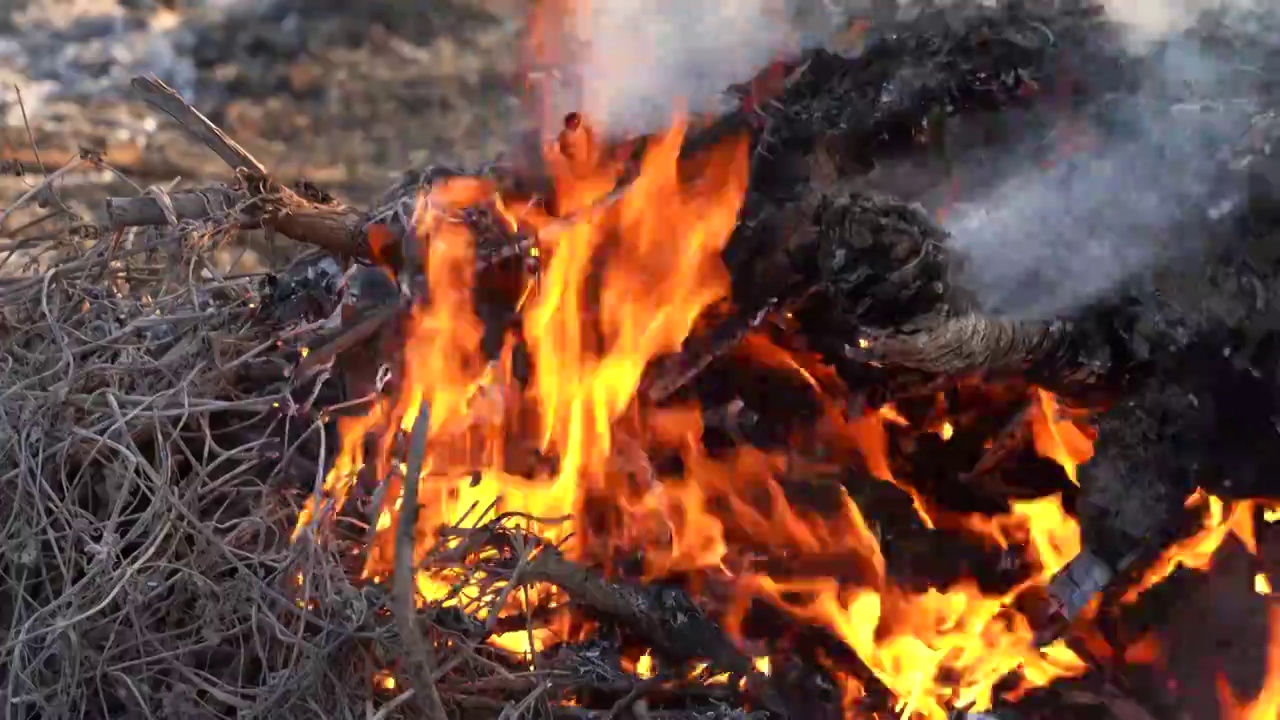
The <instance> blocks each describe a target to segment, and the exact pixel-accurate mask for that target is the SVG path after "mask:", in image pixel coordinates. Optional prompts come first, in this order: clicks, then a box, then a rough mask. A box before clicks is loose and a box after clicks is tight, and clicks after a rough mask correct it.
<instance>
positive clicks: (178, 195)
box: [107, 186, 248, 230]
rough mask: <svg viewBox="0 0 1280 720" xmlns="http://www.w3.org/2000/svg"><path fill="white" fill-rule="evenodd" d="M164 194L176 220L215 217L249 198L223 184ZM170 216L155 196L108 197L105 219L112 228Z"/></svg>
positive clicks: (146, 224) (150, 222)
mask: <svg viewBox="0 0 1280 720" xmlns="http://www.w3.org/2000/svg"><path fill="white" fill-rule="evenodd" d="M167 197H168V201H169V205H170V208H171V209H172V210H173V217H172V219H176V220H177V221H178V222H182V221H184V220H204V219H207V218H212V217H217V216H218V215H221V214H223V213H226V212H228V211H230V210H233V209H235V208H236V207H237V206H239V205H241V204H243V203H245V202H247V201H248V197H247V196H246V195H245V194H244V193H242V192H238V191H236V190H232V189H231V188H229V187H225V186H212V187H205V188H199V189H197V190H183V191H180V192H173V193H168V194H167ZM170 219H171V218H170V217H169V215H168V214H167V213H166V212H165V208H164V206H163V205H162V204H161V202H160V200H159V199H158V198H156V197H152V196H149V195H148V196H143V197H132V198H107V222H108V223H109V224H110V225H111V227H112V228H113V229H116V230H119V229H120V228H126V227H157V226H164V225H168V224H169V223H170Z"/></svg>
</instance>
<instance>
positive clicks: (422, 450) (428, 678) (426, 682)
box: [392, 405, 446, 720]
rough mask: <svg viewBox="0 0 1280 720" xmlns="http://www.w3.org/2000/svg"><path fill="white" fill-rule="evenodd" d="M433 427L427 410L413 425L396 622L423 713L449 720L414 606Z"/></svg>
mask: <svg viewBox="0 0 1280 720" xmlns="http://www.w3.org/2000/svg"><path fill="white" fill-rule="evenodd" d="M430 427H431V411H430V408H429V407H427V406H425V405H424V406H423V407H422V408H421V410H420V411H419V412H418V417H417V419H416V420H415V421H414V423H413V432H412V434H411V436H410V440H409V443H410V444H409V458H408V463H407V465H408V467H407V468H406V470H405V477H404V483H403V486H404V487H403V495H402V498H403V500H402V502H401V505H400V523H399V525H398V526H397V527H396V550H395V573H394V580H393V583H392V586H393V587H392V589H393V591H394V594H395V605H396V612H395V614H396V621H397V624H398V625H399V626H400V634H401V636H402V637H403V639H404V642H405V644H406V645H408V648H409V663H410V665H411V666H416V668H415V672H412V673H411V674H410V677H411V678H412V680H413V684H414V688H415V689H416V690H417V691H418V692H419V693H420V694H421V697H422V701H423V702H422V704H423V705H424V707H423V711H424V712H425V713H426V715H427V717H428V718H429V719H430V720H445V718H446V715H445V711H444V704H443V703H441V701H440V693H439V691H437V690H436V684H435V681H434V680H433V679H432V676H433V675H434V674H435V669H436V655H435V646H434V645H433V644H432V642H431V640H430V639H424V638H423V636H422V635H421V634H419V631H418V629H417V627H416V625H417V623H416V622H414V620H415V618H416V617H417V611H416V608H415V606H414V601H413V600H414V593H415V590H414V581H413V576H414V570H415V567H414V566H415V563H414V559H413V558H414V544H415V540H416V537H415V529H416V528H417V526H418V478H419V477H420V476H421V475H422V468H423V466H424V465H425V463H426V455H427V434H428V430H429V428H430Z"/></svg>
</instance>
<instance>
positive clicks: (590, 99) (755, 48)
mask: <svg viewBox="0 0 1280 720" xmlns="http://www.w3.org/2000/svg"><path fill="white" fill-rule="evenodd" d="M573 5H574V7H573V17H571V18H568V22H569V27H566V28H564V30H565V31H566V33H565V35H566V40H567V42H561V47H560V48H558V50H559V51H560V52H565V51H566V50H568V52H567V54H569V55H570V57H569V58H567V62H566V63H565V64H564V66H563V67H561V68H559V70H560V71H561V72H562V73H565V75H566V77H563V78H562V83H563V85H562V86H561V87H560V88H559V89H558V90H559V91H558V92H553V93H552V102H553V104H554V109H555V111H556V112H557V113H558V114H561V115H562V114H564V113H566V112H569V111H573V110H577V111H581V112H584V113H585V114H586V116H587V117H588V118H590V119H591V121H592V122H593V123H595V124H597V125H598V126H600V127H603V128H605V129H606V131H607V132H609V133H610V134H614V133H643V132H649V131H653V130H657V129H660V128H662V127H664V126H666V125H668V124H670V121H671V118H672V114H673V113H674V112H677V111H680V110H688V111H691V112H704V111H709V110H714V109H716V107H717V103H718V102H719V98H720V96H721V94H722V93H723V92H724V90H725V88H726V87H728V86H729V85H731V84H733V83H738V82H742V81H744V80H746V79H748V78H750V77H751V76H752V74H753V73H754V72H755V71H756V70H757V69H759V68H761V67H764V66H765V65H766V64H767V63H768V62H769V61H770V59H771V58H772V57H773V55H774V54H775V53H777V52H779V51H780V50H781V49H782V48H784V47H786V46H787V45H788V44H789V43H790V42H791V41H792V37H791V28H790V27H789V25H788V23H787V22H786V21H785V20H786V18H785V17H784V15H783V13H782V11H783V10H784V9H785V6H784V5H783V4H782V2H781V0H737V1H736V2H723V0H588V1H585V2H574V3H573Z"/></svg>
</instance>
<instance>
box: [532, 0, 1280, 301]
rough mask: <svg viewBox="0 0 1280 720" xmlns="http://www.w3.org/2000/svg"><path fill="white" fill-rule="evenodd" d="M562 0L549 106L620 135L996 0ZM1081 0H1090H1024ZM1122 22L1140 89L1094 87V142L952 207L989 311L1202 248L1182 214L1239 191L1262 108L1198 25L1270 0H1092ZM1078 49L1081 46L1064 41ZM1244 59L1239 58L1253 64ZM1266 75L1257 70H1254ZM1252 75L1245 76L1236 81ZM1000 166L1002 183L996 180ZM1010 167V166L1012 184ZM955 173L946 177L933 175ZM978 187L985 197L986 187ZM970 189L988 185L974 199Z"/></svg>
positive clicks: (1009, 166) (1073, 297)
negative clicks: (804, 58)
mask: <svg viewBox="0 0 1280 720" xmlns="http://www.w3.org/2000/svg"><path fill="white" fill-rule="evenodd" d="M553 1H558V2H561V3H566V4H567V5H568V8H567V9H565V8H561V10H559V11H558V12H559V21H560V22H561V24H562V27H559V28H558V29H557V32H559V33H561V34H560V35H559V36H558V38H557V39H556V40H555V41H554V42H553V43H552V44H553V45H554V46H555V47H556V48H557V52H559V53H560V54H561V55H560V57H559V58H558V59H557V61H556V62H555V65H556V66H557V68H558V73H559V76H558V83H556V84H554V86H553V87H547V88H546V89H547V90H548V91H549V92H546V93H545V95H544V96H545V97H546V98H547V99H548V100H550V103H549V106H548V107H544V110H549V111H550V112H551V113H552V114H551V116H550V118H548V119H553V118H555V117H559V116H562V115H563V114H564V113H565V112H568V111H570V110H581V111H584V112H585V113H586V114H587V117H588V118H590V119H591V120H592V121H593V122H595V123H597V124H598V125H599V126H601V127H603V128H604V129H605V131H606V132H608V133H609V134H631V133H643V132H650V131H654V130H657V129H660V128H662V127H665V126H666V125H667V124H668V123H669V121H670V119H671V117H672V114H673V112H676V111H679V110H684V109H687V110H690V111H694V112H702V111H714V110H716V109H717V108H718V107H720V104H721V103H722V102H723V92H724V90H725V88H726V87H727V86H729V85H731V84H734V83H740V82H743V81H745V80H746V79H748V78H750V77H752V76H753V75H755V74H756V73H757V72H758V71H759V70H760V69H761V68H763V67H764V66H765V65H766V64H768V63H769V62H770V61H771V60H772V59H774V58H776V57H777V56H778V55H780V54H789V53H794V52H796V51H799V50H801V49H804V48H807V47H813V46H818V45H823V44H826V43H827V42H828V41H829V40H830V38H831V37H832V36H833V35H834V34H836V33H838V32H839V31H840V30H841V29H842V28H844V27H847V26H848V24H849V22H850V21H851V20H852V19H854V18H863V19H870V20H872V23H873V26H875V25H880V24H882V23H884V22H885V21H889V20H898V21H903V20H908V19H910V18H911V16H912V15H914V14H916V13H918V12H920V11H921V9H922V7H923V6H930V5H931V6H933V7H934V8H938V7H945V8H946V9H947V11H948V14H962V13H964V12H967V11H968V10H967V9H968V8H973V7H977V6H987V7H990V6H992V5H995V4H998V0H931V1H930V2H924V1H923V0H735V1H734V2H725V1H724V0H543V2H553ZM1023 1H1024V2H1032V3H1038V4H1041V5H1043V4H1046V3H1052V2H1056V3H1058V4H1061V5H1071V4H1076V5H1078V4H1080V3H1082V2H1087V0H1023ZM1095 1H1100V2H1101V4H1102V5H1103V6H1104V8H1105V10H1106V11H1107V13H1108V17H1109V18H1110V19H1111V20H1112V21H1113V22H1114V23H1116V24H1117V25H1118V26H1119V27H1120V28H1121V36H1122V38H1123V40H1124V41H1125V42H1124V46H1123V49H1122V51H1124V52H1128V53H1130V54H1132V55H1133V57H1134V62H1135V63H1140V64H1141V67H1143V68H1144V69H1143V71H1142V72H1143V77H1142V78H1141V79H1142V82H1141V83H1140V84H1139V86H1138V89H1136V90H1134V91H1133V92H1132V93H1131V94H1129V95H1126V96H1122V97H1111V98H1107V99H1105V101H1099V103H1100V104H1099V106H1098V107H1094V108H1090V109H1088V110H1087V112H1086V114H1087V120H1088V122H1087V124H1089V125H1091V126H1094V127H1095V128H1096V127H1099V126H1102V127H1105V130H1104V131H1102V132H1098V133H1096V136H1097V140H1096V142H1094V143H1093V145H1092V146H1091V147H1089V148H1087V149H1085V150H1082V151H1077V152H1076V153H1075V154H1074V155H1072V156H1071V157H1070V158H1069V159H1068V160H1066V161H1064V162H1059V163H1057V164H1054V165H1053V166H1050V167H1044V166H1043V165H1042V164H1040V163H1037V162H1032V161H1031V160H1030V159H1024V158H1022V157H1020V156H1019V153H1020V152H1022V151H1020V150H1018V149H1014V148H1009V149H1006V150H1004V151H1002V152H1001V153H1000V155H1001V156H1000V157H988V158H986V159H985V160H984V161H983V162H984V164H985V165H986V166H988V167H987V169H986V171H985V172H986V174H987V178H986V179H987V180H988V182H986V183H984V184H983V187H986V188H992V187H994V189H988V190H973V191H971V193H970V194H969V196H964V194H963V188H962V197H961V198H960V200H962V202H961V203H959V204H957V205H956V206H955V207H953V208H952V209H951V211H950V212H949V213H948V215H947V218H948V219H947V223H946V224H947V229H948V230H950V231H951V232H952V233H953V235H954V244H955V247H956V248H957V250H958V251H959V252H960V253H961V254H962V255H964V256H966V259H967V263H966V266H967V270H966V277H964V278H962V280H963V281H964V282H965V283H966V284H967V285H969V286H970V287H971V288H972V289H973V291H974V292H975V293H976V294H977V296H978V299H979V301H980V302H981V303H982V304H983V305H984V306H985V307H986V308H987V310H988V311H991V312H995V313H1002V314H1007V315H1013V316H1023V317H1047V316H1055V315H1059V314H1064V313H1070V312H1071V311H1073V310H1076V309H1078V308H1079V307H1081V306H1083V305H1086V304H1088V303H1090V302H1093V301H1095V300H1098V299H1099V298H1101V297H1103V296H1105V295H1106V294H1107V293H1109V292H1114V290H1115V289H1116V286H1117V285H1119V284H1120V283H1122V282H1124V281H1126V280H1128V279H1130V278H1132V277H1134V276H1135V275H1138V274H1141V273H1143V272H1144V271H1148V270H1151V269H1153V268H1155V267H1157V266H1159V265H1161V264H1162V263H1165V262H1168V261H1170V260H1172V259H1174V258H1176V257H1178V256H1180V255H1186V254H1189V253H1192V252H1194V251H1195V250H1196V249H1197V244H1198V243H1199V238H1198V237H1197V236H1194V234H1189V233H1186V232H1183V231H1176V230H1177V228H1179V227H1184V226H1185V222H1186V220H1187V217H1188V215H1195V214H1197V213H1198V214H1199V216H1200V217H1204V216H1205V215H1206V214H1209V215H1212V214H1214V213H1217V212H1219V211H1220V210H1221V209H1222V208H1224V207H1228V206H1230V205H1231V204H1232V203H1233V202H1236V201H1238V200H1239V197H1240V195H1241V193H1242V191H1241V189H1239V188H1235V187H1231V186H1229V185H1224V184H1223V182H1222V177H1221V172H1220V170H1221V168H1222V165H1223V162H1222V155H1223V153H1224V150H1225V149H1227V148H1229V147H1230V146H1231V145H1232V144H1233V143H1234V142H1235V141H1236V140H1237V139H1238V138H1239V137H1240V135H1241V133H1242V132H1243V131H1244V130H1245V129H1247V127H1248V122H1249V120H1250V118H1251V117H1252V116H1253V115H1254V114H1255V113H1256V112H1257V108H1256V107H1255V105H1256V104H1257V103H1256V100H1257V98H1256V92H1255V91H1254V90H1253V89H1252V86H1251V84H1250V83H1256V81H1257V78H1256V77H1251V76H1250V71H1249V69H1248V68H1247V67H1245V66H1248V65H1249V64H1250V63H1251V62H1252V59H1251V58H1249V57H1244V56H1241V55H1240V54H1239V51H1238V50H1229V51H1227V52H1226V53H1219V52H1218V51H1213V50H1211V49H1209V48H1207V47H1206V46H1203V45H1202V44H1199V43H1197V42H1195V41H1193V40H1192V39H1190V37H1191V36H1193V35H1194V33H1186V31H1187V30H1188V28H1191V27H1192V26H1193V25H1194V24H1195V23H1197V22H1198V21H1199V20H1200V19H1201V18H1202V16H1203V15H1204V14H1205V13H1206V12H1210V11H1216V12H1217V13H1218V23H1219V24H1220V26H1221V25H1224V24H1225V25H1227V26H1229V27H1230V28H1231V30H1232V32H1233V33H1238V34H1241V35H1247V34H1250V33H1253V34H1256V33H1258V32H1260V29H1259V28H1258V27H1257V25H1256V18H1257V15H1256V13H1254V14H1251V13H1250V12H1249V11H1256V10H1257V11H1260V10H1265V9H1266V8H1268V7H1270V5H1271V4H1272V3H1273V2H1274V0H1095ZM1067 52H1070V49H1067ZM1242 68H1243V70H1242ZM1252 72H1253V73H1254V75H1255V76H1256V73H1257V71H1256V69H1255V70H1253V71H1252ZM1242 77H1243V78H1244V79H1243V80H1242ZM993 174H995V176H996V178H997V180H996V181H995V182H990V179H991V176H992V175H993ZM999 178H1003V181H1002V182H1001V181H1000V180H999ZM949 180H950V179H949V178H938V181H939V185H942V184H943V183H945V182H947V181H949ZM978 193H980V194H978ZM975 194H977V195H976V196H975Z"/></svg>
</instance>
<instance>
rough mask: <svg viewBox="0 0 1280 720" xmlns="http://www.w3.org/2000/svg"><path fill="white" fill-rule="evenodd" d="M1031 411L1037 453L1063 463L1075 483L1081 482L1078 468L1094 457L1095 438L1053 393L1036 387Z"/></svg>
mask: <svg viewBox="0 0 1280 720" xmlns="http://www.w3.org/2000/svg"><path fill="white" fill-rule="evenodd" d="M1034 392H1035V404H1034V405H1033V406H1032V412H1031V437H1032V439H1033V440H1034V442H1035V448H1036V452H1037V453H1039V454H1040V456H1041V457H1046V458H1049V459H1050V460H1053V461H1055V462H1057V463H1058V464H1059V465H1061V466H1062V469H1063V470H1065V471H1066V473H1067V477H1068V478H1070V479H1071V482H1073V483H1075V484H1077V485H1079V484H1080V481H1079V480H1078V479H1077V478H1076V472H1077V468H1079V467H1080V465H1082V464H1083V463H1086V462H1089V459H1090V458H1092V457H1093V441H1092V440H1091V439H1090V438H1089V437H1088V436H1087V435H1085V434H1084V433H1083V432H1082V431H1081V430H1080V427H1079V426H1078V425H1076V423H1075V421H1074V420H1073V419H1072V418H1071V416H1070V415H1069V414H1067V413H1065V412H1063V408H1061V406H1059V405H1058V401H1057V398H1055V397H1054V396H1053V394H1052V393H1050V392H1047V391H1045V390H1042V389H1040V388H1036V389H1035V391H1034Z"/></svg>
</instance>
